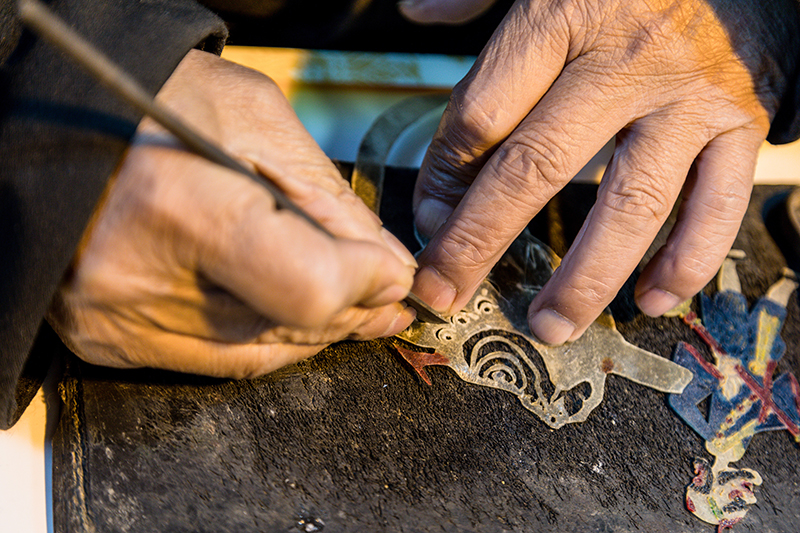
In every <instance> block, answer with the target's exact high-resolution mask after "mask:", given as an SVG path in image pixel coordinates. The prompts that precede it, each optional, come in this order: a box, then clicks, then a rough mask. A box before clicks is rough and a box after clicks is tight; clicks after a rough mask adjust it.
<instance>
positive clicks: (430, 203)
mask: <svg viewBox="0 0 800 533" xmlns="http://www.w3.org/2000/svg"><path fill="white" fill-rule="evenodd" d="M452 214H453V208H452V207H451V206H449V205H447V204H446V203H444V202H442V201H441V200H437V199H435V198H425V199H424V200H422V201H421V202H420V203H419V205H418V206H417V209H416V210H415V211H414V223H415V224H416V226H417V229H418V230H419V231H420V232H421V233H422V234H423V235H426V236H428V237H432V236H433V235H434V234H435V233H436V231H437V230H438V229H439V228H440V227H442V225H444V223H445V222H447V219H448V218H449V217H450V215H452Z"/></svg>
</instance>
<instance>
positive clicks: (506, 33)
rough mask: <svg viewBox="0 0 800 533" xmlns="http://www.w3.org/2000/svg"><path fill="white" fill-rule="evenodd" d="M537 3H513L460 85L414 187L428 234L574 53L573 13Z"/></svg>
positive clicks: (418, 219)
mask: <svg viewBox="0 0 800 533" xmlns="http://www.w3.org/2000/svg"><path fill="white" fill-rule="evenodd" d="M534 4H535V2H519V3H517V4H515V5H514V6H513V7H512V8H511V10H510V11H509V14H508V15H507V16H506V18H505V19H504V20H503V22H502V23H501V25H500V26H499V28H498V29H497V31H496V32H495V34H494V35H493V36H492V39H491V40H490V41H489V43H488V44H487V46H486V47H485V48H484V49H483V51H482V52H481V54H480V55H479V56H478V59H477V60H476V61H475V64H474V65H473V66H472V68H471V69H470V72H469V73H468V74H467V75H466V77H465V78H464V79H463V80H462V81H461V82H459V83H458V84H457V85H456V87H455V88H454V89H453V93H452V95H451V98H450V102H449V104H448V106H447V109H446V110H445V112H444V115H443V117H442V121H441V123H440V124H439V129H438V131H437V132H436V135H435V136H434V138H433V141H432V142H431V145H430V147H429V149H428V151H427V153H426V155H425V159H424V160H423V162H422V167H421V169H420V174H419V178H418V179H417V184H416V188H415V191H414V214H415V223H416V225H417V228H418V229H419V230H420V232H422V233H423V234H424V235H427V236H432V235H433V234H434V233H435V232H436V230H437V229H438V228H439V227H440V226H441V225H442V224H443V223H444V221H445V220H446V219H447V217H448V216H449V215H450V214H451V213H452V212H453V210H454V209H455V207H456V206H457V205H458V203H459V201H460V200H461V198H462V197H463V196H464V194H465V193H466V191H467V189H468V188H469V186H470V184H471V183H472V181H473V180H474V179H475V177H476V176H477V175H478V172H479V171H480V170H481V168H482V167H483V166H484V164H485V163H486V161H487V160H488V159H489V157H490V156H491V155H492V153H493V152H494V150H495V149H496V148H497V147H498V146H499V145H500V143H502V142H503V140H504V139H506V138H507V137H508V136H509V135H510V134H511V133H512V132H513V131H514V129H515V128H516V127H517V126H518V125H519V123H520V122H521V121H522V120H523V118H524V117H525V116H526V115H527V114H528V112H529V111H530V110H531V109H533V107H534V106H535V105H536V103H537V102H539V100H540V99H541V98H542V96H543V95H544V94H545V92H547V90H548V89H549V88H550V86H551V85H552V83H553V82H554V81H555V79H556V78H557V77H558V75H559V73H560V72H561V70H562V68H563V67H564V65H565V63H566V61H567V59H568V57H567V52H568V48H569V41H570V37H569V30H568V25H567V20H566V19H565V18H564V17H563V15H560V16H557V15H556V14H555V12H551V11H550V10H548V9H539V8H537V7H535V6H534ZM520 36H523V38H520Z"/></svg>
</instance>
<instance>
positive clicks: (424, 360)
mask: <svg viewBox="0 0 800 533" xmlns="http://www.w3.org/2000/svg"><path fill="white" fill-rule="evenodd" d="M394 349H395V350H397V352H398V353H399V354H400V355H401V356H403V359H405V360H406V362H407V363H408V364H409V365H411V366H412V367H413V368H414V370H415V371H416V372H417V374H419V377H420V378H422V381H424V382H425V383H427V384H428V385H433V383H432V382H431V378H430V376H428V373H427V372H425V367H426V366H431V365H439V366H448V363H449V362H450V361H449V360H448V359H447V357H445V356H443V355H442V354H440V353H436V352H434V353H428V352H415V351H414V350H408V349H406V348H403V347H402V346H398V345H397V344H395V345H394Z"/></svg>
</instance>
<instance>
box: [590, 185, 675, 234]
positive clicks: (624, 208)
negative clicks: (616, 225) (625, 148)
mask: <svg viewBox="0 0 800 533" xmlns="http://www.w3.org/2000/svg"><path fill="white" fill-rule="evenodd" d="M660 181H661V180H660V179H658V178H657V177H655V176H651V175H649V174H647V173H644V172H642V171H638V172H636V173H634V174H632V175H630V176H628V177H627V178H626V179H624V180H613V181H612V182H611V183H610V184H609V185H608V186H607V187H606V188H605V190H604V191H603V194H602V196H601V198H602V202H603V205H604V207H606V208H607V209H609V210H610V211H611V212H612V213H614V214H618V215H620V216H623V217H625V218H626V219H630V220H633V221H638V222H641V224H642V225H641V226H636V227H635V228H634V227H632V229H645V228H648V227H649V226H650V225H652V223H653V222H657V221H658V222H660V221H663V220H665V219H666V218H667V216H668V215H669V213H670V211H671V210H672V200H671V199H670V197H669V195H668V194H667V192H666V191H665V190H664V187H660V186H659V184H660Z"/></svg>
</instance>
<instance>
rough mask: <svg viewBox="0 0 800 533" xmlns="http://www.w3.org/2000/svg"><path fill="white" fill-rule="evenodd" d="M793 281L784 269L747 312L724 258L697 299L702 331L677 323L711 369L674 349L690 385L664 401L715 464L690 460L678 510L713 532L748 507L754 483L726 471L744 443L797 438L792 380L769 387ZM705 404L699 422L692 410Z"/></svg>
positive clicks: (798, 396)
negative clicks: (705, 349) (690, 476)
mask: <svg viewBox="0 0 800 533" xmlns="http://www.w3.org/2000/svg"><path fill="white" fill-rule="evenodd" d="M793 277H794V273H793V272H792V271H790V270H788V269H787V270H786V271H785V272H784V276H783V277H782V278H781V279H780V280H779V281H778V282H777V283H775V284H774V285H773V286H772V287H770V288H769V290H768V291H767V293H766V294H765V295H764V296H763V297H762V298H760V299H759V300H758V301H757V302H756V304H755V305H754V306H753V308H752V309H751V310H748V306H747V300H746V299H745V297H744V295H743V294H742V291H741V285H740V282H739V278H738V276H737V274H736V265H735V263H734V260H733V259H731V258H728V259H726V260H725V262H724V263H723V265H722V267H721V268H720V273H719V276H718V289H719V291H718V292H717V294H715V295H714V297H713V298H709V297H708V296H705V295H702V296H701V309H702V315H703V323H701V322H700V320H699V319H698V318H697V316H696V315H694V313H688V314H685V315H684V321H685V322H686V323H687V324H689V325H690V326H691V327H692V328H693V329H694V330H695V331H696V332H697V333H698V334H699V335H700V337H701V338H702V339H703V341H704V342H705V343H706V344H708V346H709V348H710V349H711V354H712V357H713V359H714V361H713V363H712V362H709V361H707V360H706V359H705V358H704V357H703V356H702V355H701V354H700V353H699V352H698V350H697V349H695V348H694V347H693V346H691V345H690V344H686V343H680V344H679V345H678V347H677V349H676V350H675V356H674V360H675V362H676V363H679V364H680V365H682V366H684V367H686V368H688V369H689V370H691V371H692V373H693V374H694V378H693V379H692V382H691V383H690V384H689V386H687V387H686V389H685V390H684V391H683V393H682V394H671V395H670V398H669V403H670V405H671V406H672V408H673V409H675V411H676V412H677V413H678V414H679V415H680V416H681V417H682V418H683V419H684V420H685V421H686V423H687V424H689V425H690V426H691V427H692V429H694V430H695V431H696V432H697V433H698V434H700V436H702V437H703V438H704V439H705V440H706V449H707V450H708V452H709V453H710V454H711V455H713V456H714V457H715V461H714V464H713V466H710V467H709V463H708V461H706V460H705V459H695V474H696V475H697V476H696V477H695V478H694V480H693V481H692V482H691V484H690V485H689V486H688V488H687V491H686V507H687V508H688V509H689V511H691V512H692V513H693V514H695V515H696V516H697V517H699V518H700V519H702V520H704V521H706V522H709V523H711V524H716V525H717V526H718V531H722V530H724V529H726V528H729V527H732V526H733V525H734V524H736V523H737V522H739V521H740V520H741V519H742V518H744V516H745V514H746V513H747V508H748V505H750V504H752V503H754V502H755V496H754V495H753V492H752V489H753V486H754V485H760V484H761V482H762V480H761V476H760V475H759V474H758V473H757V472H755V471H753V470H750V469H737V468H731V467H730V466H729V465H730V463H732V462H735V461H738V460H739V459H741V458H742V456H743V455H744V452H745V450H746V449H747V445H748V444H749V443H750V439H752V438H753V436H754V435H755V434H756V433H760V432H762V431H775V430H781V429H785V430H787V431H789V432H790V433H791V434H792V435H793V436H794V437H795V439H798V438H799V435H800V429H799V428H800V387H798V383H797V380H796V379H795V377H794V375H792V374H791V373H784V374H781V375H780V376H778V378H777V379H774V374H775V368H776V365H777V364H778V361H779V360H780V359H781V357H782V356H783V354H784V352H785V350H786V345H785V344H784V342H783V340H782V339H781V337H780V331H781V328H782V326H783V322H784V320H785V318H786V305H787V303H788V301H789V298H790V297H791V295H792V293H793V292H794V291H795V289H796V288H797V282H796V281H794V280H793V279H792V278H793ZM709 397H710V399H709ZM706 399H709V401H708V413H707V414H705V413H703V412H701V410H700V407H699V406H700V404H701V403H703V402H704V401H706Z"/></svg>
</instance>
